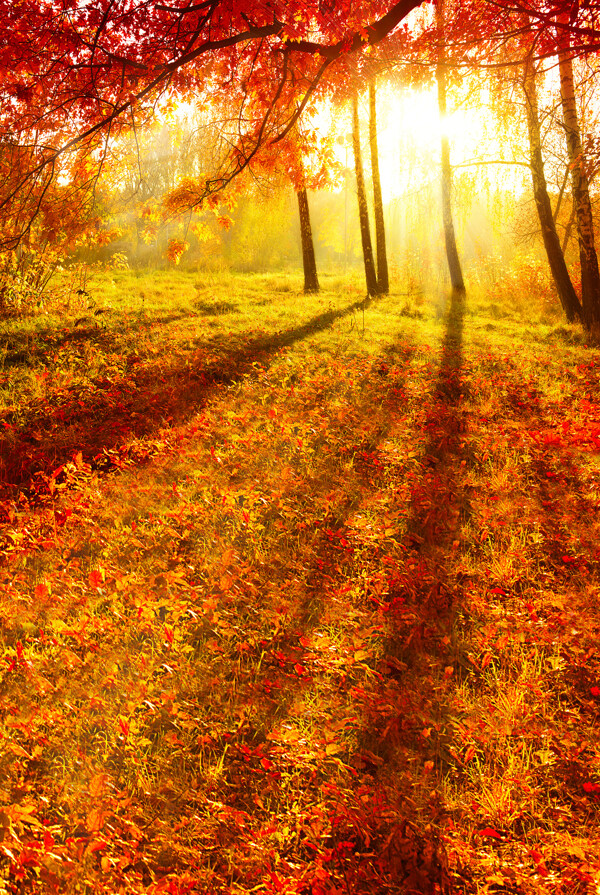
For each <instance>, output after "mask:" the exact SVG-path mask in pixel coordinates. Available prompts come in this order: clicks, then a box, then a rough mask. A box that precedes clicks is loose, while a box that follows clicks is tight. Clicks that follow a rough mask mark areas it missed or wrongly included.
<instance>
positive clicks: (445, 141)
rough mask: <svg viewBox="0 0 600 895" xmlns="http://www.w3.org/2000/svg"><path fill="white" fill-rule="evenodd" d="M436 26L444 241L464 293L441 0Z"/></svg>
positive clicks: (453, 277)
mask: <svg viewBox="0 0 600 895" xmlns="http://www.w3.org/2000/svg"><path fill="white" fill-rule="evenodd" d="M435 14H436V26H437V41H438V44H437V65H436V80H437V89H438V106H439V110H440V120H441V124H442V135H441V152H440V159H441V180H442V219H443V224H444V240H445V243H446V257H447V259H448V269H449V271H450V282H451V284H452V289H453V290H455V291H456V292H464V291H465V283H464V279H463V274H462V267H461V264H460V258H459V256H458V249H457V247H456V233H455V230H454V219H453V216H452V166H451V164H450V139H449V137H448V134H447V132H446V128H445V123H446V120H447V117H448V99H447V93H448V91H447V73H446V69H447V64H446V34H445V12H444V0H436V6H435Z"/></svg>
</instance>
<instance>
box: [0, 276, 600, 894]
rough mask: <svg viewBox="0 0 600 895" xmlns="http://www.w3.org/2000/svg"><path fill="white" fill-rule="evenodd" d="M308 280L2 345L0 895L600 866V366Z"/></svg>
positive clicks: (477, 882) (418, 887) (559, 882)
mask: <svg viewBox="0 0 600 895" xmlns="http://www.w3.org/2000/svg"><path fill="white" fill-rule="evenodd" d="M301 285H302V284H301V281H300V278H299V277H298V278H297V279H290V278H289V277H281V276H279V277H270V278H267V277H257V276H253V277H232V276H229V275H227V276H224V277H220V278H217V277H214V276H205V277H204V278H202V279H199V278H198V275H189V274H184V273H177V274H175V273H171V272H169V273H168V272H165V273H162V274H156V275H154V276H153V277H150V276H146V275H142V276H136V275H135V274H134V273H132V272H131V271H128V272H116V273H115V274H113V275H112V276H111V278H109V277H107V276H106V275H104V276H100V275H99V274H95V275H94V277H93V278H91V279H90V280H89V281H88V284H87V288H88V291H89V293H90V296H91V297H92V298H93V299H94V300H95V301H96V304H97V306H98V307H99V308H103V310H104V311H105V312H106V313H105V314H104V315H102V316H101V317H99V318H97V319H98V320H100V321H101V325H99V326H98V325H95V324H94V325H89V326H88V325H83V326H82V325H81V324H77V325H76V323H75V321H74V320H69V319H63V320H62V321H60V322H56V323H52V322H51V321H48V319H47V318H41V319H40V320H39V321H34V320H30V321H28V322H27V323H23V324H18V325H17V324H16V323H14V322H13V323H6V324H4V334H3V336H2V344H3V348H2V351H3V367H2V374H1V388H2V396H3V401H4V406H5V409H4V413H3V419H2V424H3V425H2V431H3V435H2V450H1V451H0V456H1V457H2V462H3V468H2V482H1V484H2V504H1V506H2V513H3V523H2V548H1V549H2V560H3V562H2V565H1V566H0V568H1V569H2V571H1V572H0V576H1V578H2V587H1V588H0V616H1V618H2V627H1V630H2V647H3V658H2V672H1V682H0V711H1V713H2V731H3V738H4V740H3V741H4V747H3V756H4V758H3V763H2V772H1V773H2V777H1V784H0V825H1V829H2V836H3V838H2V849H1V858H0V861H1V866H2V878H3V886H4V888H5V889H6V891H7V892H11V893H17V892H27V891H39V892H43V893H48V895H50V893H54V892H61V893H74V892H76V891H80V890H81V886H82V883H84V884H85V886H86V887H87V891H89V892H98V893H102V892H105V893H115V892H119V891H124V892H127V893H131V895H135V893H142V892H145V893H159V892H177V893H183V892H214V893H220V892H223V893H242V892H249V891H253V892H264V893H275V892H278V893H286V892H287V893H294V892H295V893H311V895H322V893H331V895H333V893H334V892H340V891H342V892H354V893H367V892H374V891H376V892H389V893H399V895H400V893H402V895H407V893H409V892H422V893H425V892H432V893H433V892H440V893H441V892H450V891H456V892H464V893H473V895H474V893H476V892H481V891H488V892H494V891H496V892H498V891H511V892H515V893H523V895H524V893H536V895H537V893H548V895H550V893H564V895H566V893H571V892H575V893H577V895H583V893H588V892H590V891H593V890H594V888H595V887H597V885H598V882H599V881H600V867H599V866H598V836H597V829H598V806H599V802H598V791H599V789H600V776H599V774H600V763H599V762H600V730H599V727H598V699H599V697H600V686H599V685H600V664H599V656H598V650H597V643H598V634H599V631H600V617H599V615H598V606H599V603H598V593H599V589H600V580H599V578H598V550H597V544H598V534H599V533H598V522H597V519H598V512H597V510H598V506H597V503H598V499H599V495H600V478H599V469H600V467H599V465H598V451H599V450H600V440H599V438H598V432H599V431H600V408H599V407H598V402H597V390H598V369H599V366H598V365H599V363H600V355H599V353H598V350H597V348H593V347H587V346H584V345H582V344H574V342H575V341H576V340H577V339H578V338H579V339H580V338H581V336H580V334H579V333H578V331H577V330H576V329H575V328H574V327H565V326H561V325H557V324H556V323H554V322H551V321H550V322H546V323H539V324H533V323H532V324H528V325H526V324H524V322H523V319H522V317H521V316H520V315H518V314H517V315H515V314H514V313H513V311H512V310H511V308H510V306H506V307H504V308H503V314H502V315H501V316H498V315H495V314H493V313H491V312H490V309H489V307H487V306H486V304H485V303H484V301H483V299H484V298H485V295H482V296H481V299H478V298H477V296H476V295H475V296H472V297H470V298H469V302H468V304H467V305H466V307H463V306H462V305H460V304H458V303H456V302H454V303H450V304H449V306H448V311H449V314H448V315H446V316H445V317H444V316H439V315H438V314H437V312H436V307H435V303H434V302H433V301H432V300H431V297H430V296H427V297H426V300H425V301H424V302H423V303H421V304H416V303H413V302H412V300H410V299H408V300H403V299H401V298H400V296H398V295H393V294H392V295H390V296H389V297H386V298H381V299H378V300H377V301H376V302H373V303H371V304H370V305H368V306H365V305H364V304H363V303H362V302H361V301H360V299H361V298H362V295H361V290H360V287H359V286H358V284H353V283H343V282H341V281H335V280H333V279H332V278H327V277H324V278H323V283H322V285H323V293H322V295H321V296H319V297H318V298H317V297H311V298H310V299H309V298H302V299H300V298H299V293H300V290H301ZM522 301H523V302H527V303H529V304H533V305H534V306H536V307H537V303H538V299H537V297H536V294H535V293H531V294H524V295H523V297H522ZM540 311H541V308H540ZM27 327H29V328H27ZM34 334H35V338H33V335H34Z"/></svg>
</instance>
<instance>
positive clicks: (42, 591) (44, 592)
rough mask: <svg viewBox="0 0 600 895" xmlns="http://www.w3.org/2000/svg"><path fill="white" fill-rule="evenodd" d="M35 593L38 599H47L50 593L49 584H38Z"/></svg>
mask: <svg viewBox="0 0 600 895" xmlns="http://www.w3.org/2000/svg"><path fill="white" fill-rule="evenodd" d="M34 593H35V598H36V600H45V599H46V598H47V597H48V595H49V594H50V588H49V587H48V585H47V584H38V585H37V586H36V589H35V591H34Z"/></svg>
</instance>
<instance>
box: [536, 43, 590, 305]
mask: <svg viewBox="0 0 600 895" xmlns="http://www.w3.org/2000/svg"><path fill="white" fill-rule="evenodd" d="M523 91H524V93H525V111H526V115H527V131H528V134H529V161H530V166H531V177H532V181H533V195H534V198H535V207H536V209H537V213H538V218H539V221H540V227H541V231H542V239H543V241H544V248H545V250H546V256H547V258H548V264H549V265H550V271H551V273H552V278H553V279H554V284H555V286H556V291H557V292H558V297H559V299H560V303H561V305H562V307H563V310H564V312H565V314H566V316H567V320H570V321H573V320H575V318H576V317H579V318H580V319H583V311H582V307H581V303H580V301H579V298H578V297H577V293H576V292H575V289H574V288H573V283H572V282H571V277H570V275H569V271H568V269H567V265H566V262H565V257H564V254H563V252H562V248H561V245H560V239H559V237H558V233H557V232H556V223H555V220H554V216H553V214H552V205H551V203H550V197H549V195H548V186H547V184H546V175H545V172H544V158H543V155H542V138H541V129H540V116H539V108H538V93H537V84H536V71H535V63H534V60H533V58H532V54H531V53H530V54H529V56H528V57H527V59H526V60H525V63H524V66H523Z"/></svg>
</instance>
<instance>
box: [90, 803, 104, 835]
mask: <svg viewBox="0 0 600 895" xmlns="http://www.w3.org/2000/svg"><path fill="white" fill-rule="evenodd" d="M105 820H106V812H105V811H103V810H102V809H101V808H92V810H91V811H90V812H89V814H88V816H87V820H86V826H87V828H88V832H90V833H98V832H99V831H100V830H101V829H102V827H103V826H104V821H105Z"/></svg>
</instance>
